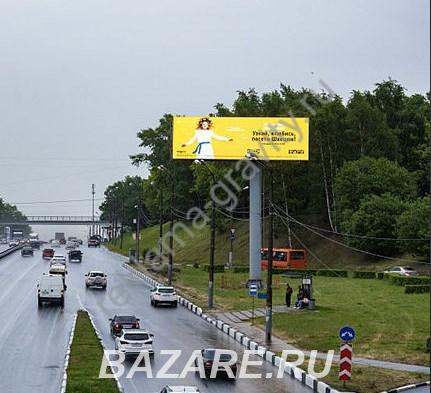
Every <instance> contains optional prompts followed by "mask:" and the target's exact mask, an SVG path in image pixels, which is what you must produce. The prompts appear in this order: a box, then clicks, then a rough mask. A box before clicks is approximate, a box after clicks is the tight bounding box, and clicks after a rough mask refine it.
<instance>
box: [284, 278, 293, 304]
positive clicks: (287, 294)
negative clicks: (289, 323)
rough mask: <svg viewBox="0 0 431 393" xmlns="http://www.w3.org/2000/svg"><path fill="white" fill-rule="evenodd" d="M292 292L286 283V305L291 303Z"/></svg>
mask: <svg viewBox="0 0 431 393" xmlns="http://www.w3.org/2000/svg"><path fill="white" fill-rule="evenodd" d="M292 293H293V289H292V287H291V286H290V285H289V284H286V299H285V300H286V306H287V307H290V305H291V304H292Z"/></svg>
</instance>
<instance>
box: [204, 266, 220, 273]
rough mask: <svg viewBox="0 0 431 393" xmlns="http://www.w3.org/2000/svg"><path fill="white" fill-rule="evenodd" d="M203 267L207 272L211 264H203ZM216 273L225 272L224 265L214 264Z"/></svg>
mask: <svg viewBox="0 0 431 393" xmlns="http://www.w3.org/2000/svg"><path fill="white" fill-rule="evenodd" d="M201 269H202V270H203V271H205V272H209V270H210V266H209V265H201ZM214 273H224V265H214Z"/></svg>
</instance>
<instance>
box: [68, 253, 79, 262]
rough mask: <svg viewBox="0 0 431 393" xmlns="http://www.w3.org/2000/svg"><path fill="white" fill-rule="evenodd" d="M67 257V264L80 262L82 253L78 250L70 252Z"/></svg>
mask: <svg viewBox="0 0 431 393" xmlns="http://www.w3.org/2000/svg"><path fill="white" fill-rule="evenodd" d="M67 256H68V259H69V262H82V252H81V251H80V250H71V251H69V253H68V255H67Z"/></svg>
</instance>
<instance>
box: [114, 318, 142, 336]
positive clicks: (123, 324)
mask: <svg viewBox="0 0 431 393" xmlns="http://www.w3.org/2000/svg"><path fill="white" fill-rule="evenodd" d="M109 321H110V330H111V336H113V337H114V336H119V335H120V333H121V329H139V328H140V325H139V318H136V317H135V316H134V315H114V316H113V317H112V318H109Z"/></svg>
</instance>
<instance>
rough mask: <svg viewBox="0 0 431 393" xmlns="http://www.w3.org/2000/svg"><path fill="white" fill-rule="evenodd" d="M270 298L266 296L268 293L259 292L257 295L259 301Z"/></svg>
mask: <svg viewBox="0 0 431 393" xmlns="http://www.w3.org/2000/svg"><path fill="white" fill-rule="evenodd" d="M267 297H268V296H267V294H266V292H259V293H258V294H257V298H258V299H266V298H267Z"/></svg>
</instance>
